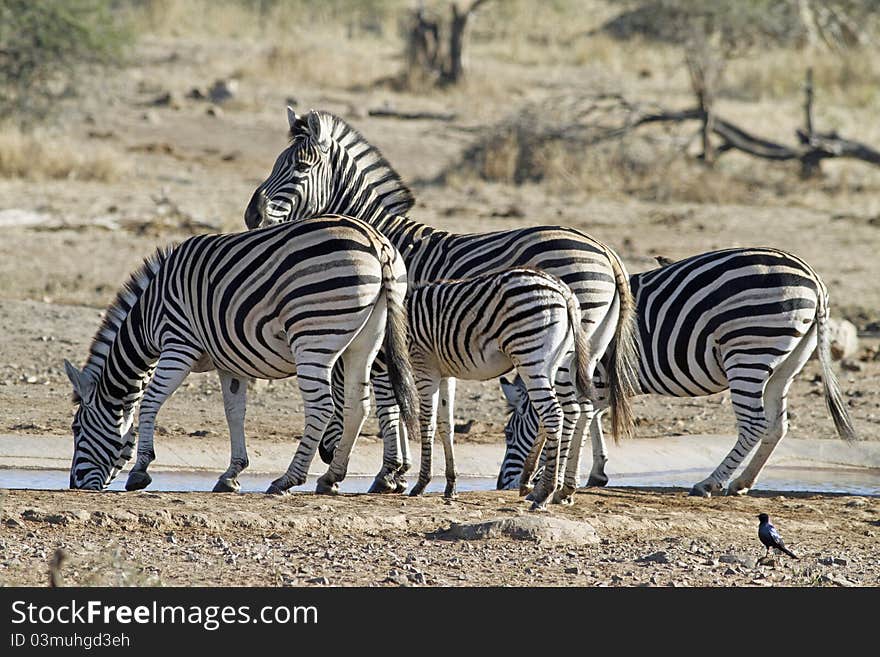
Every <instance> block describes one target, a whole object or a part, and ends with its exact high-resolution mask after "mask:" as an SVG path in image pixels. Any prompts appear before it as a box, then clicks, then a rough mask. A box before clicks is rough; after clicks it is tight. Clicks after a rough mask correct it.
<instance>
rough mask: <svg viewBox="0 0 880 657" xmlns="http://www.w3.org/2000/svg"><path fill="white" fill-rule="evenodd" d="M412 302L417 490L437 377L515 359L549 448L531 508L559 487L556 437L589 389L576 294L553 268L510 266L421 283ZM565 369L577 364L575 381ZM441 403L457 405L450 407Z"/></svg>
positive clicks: (450, 472) (427, 474) (448, 440)
mask: <svg viewBox="0 0 880 657" xmlns="http://www.w3.org/2000/svg"><path fill="white" fill-rule="evenodd" d="M406 309H407V319H408V320H409V326H410V343H409V344H410V359H411V362H412V366H413V373H414V377H415V381H416V387H417V388H418V391H419V400H420V406H419V420H420V427H421V437H422V454H421V468H420V471H419V479H418V483H417V484H416V485H415V486H414V488H413V491H412V494H419V493H420V492H421V491H423V490H424V488H425V486H427V484H428V483H429V481H430V479H431V460H432V450H433V439H434V434H435V430H436V417H437V411H438V397H439V387H440V381H441V379H443V378H447V377H454V378H456V379H469V380H479V381H485V380H488V379H492V378H496V377H498V376H499V375H501V374H504V373H505V372H509V371H510V370H511V369H516V371H517V373H518V375H519V376H520V377H521V380H522V381H523V382H524V385H525V388H526V391H527V395H528V397H529V399H530V400H531V403H532V405H533V407H534V408H536V409H537V412H538V416H539V417H540V427H541V429H543V431H542V432H541V436H542V438H543V439H546V441H547V448H546V452H547V454H549V455H550V456H548V459H549V462H550V464H551V465H550V467H546V468H545V470H544V476H545V479H544V481H543V482H542V483H541V484H539V485H538V487H536V489H535V490H533V491H531V492H532V497H533V499H535V507H534V508H540V507H542V506H543V501H544V500H546V498H547V494H546V493H543V492H542V490H544V489H546V488H547V486H549V485H550V484H554V487H555V481H556V472H555V470H556V468H558V463H559V460H558V456H559V452H558V445H559V438H560V436H561V435H563V434H565V435H567V436H569V437H570V436H571V434H572V433H573V432H574V429H575V425H576V423H577V417H578V401H579V399H589V396H590V395H591V394H592V390H590V388H591V378H590V375H589V372H588V368H587V366H588V363H589V360H590V354H589V347H588V344H587V339H586V336H585V334H584V331H583V327H582V323H581V313H580V307H579V305H578V300H577V298H576V297H575V296H574V294H572V292H571V290H570V289H569V288H568V286H567V285H565V283H563V282H562V281H561V280H559V279H558V278H556V277H555V276H551V275H549V274H546V273H543V272H540V271H536V270H532V269H525V268H514V269H509V270H506V271H503V272H501V273H490V274H482V275H480V276H475V277H473V278H469V279H464V280H458V281H438V282H434V283H425V284H421V285H416V286H414V287H412V288H411V290H410V292H409V296H408V298H407V302H406ZM563 365H564V366H565V369H564V370H563V369H562V366H563ZM568 372H573V373H574V376H573V379H574V381H572V380H571V377H568V376H567V373H568ZM563 373H564V374H565V375H563V376H557V375H558V374H563ZM444 412H446V413H449V414H451V413H452V409H451V408H446V409H444ZM451 424H452V423H451V421H447V422H446V426H445V429H446V430H445V432H444V434H443V436H442V438H443V446H444V451H445V454H446V491H445V495H446V496H447V497H452V496H453V495H454V494H455V479H456V475H455V462H454V453H453V444H452V434H453V432H452V426H451ZM563 424H564V426H563ZM542 445H543V440H542ZM539 454H540V450H536V451H535V457H536V458H535V460H533V461H532V462H531V463H530V465H527V466H526V467H527V468H529V467H530V468H531V469H532V470H534V468H535V466H536V465H537V463H536V459H537V456H538V455H539ZM549 490H550V491H551V492H552V491H553V487H551V488H550V489H549ZM572 493H573V490H571V491H566V490H565V489H563V490H561V491H560V496H561V497H566V498H568V497H570V496H571V494H572Z"/></svg>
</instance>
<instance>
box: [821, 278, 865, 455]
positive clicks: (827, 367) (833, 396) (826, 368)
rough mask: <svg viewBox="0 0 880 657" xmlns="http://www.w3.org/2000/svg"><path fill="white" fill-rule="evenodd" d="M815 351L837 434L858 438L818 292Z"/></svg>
mask: <svg viewBox="0 0 880 657" xmlns="http://www.w3.org/2000/svg"><path fill="white" fill-rule="evenodd" d="M816 351H817V352H818V354H819V363H820V364H821V365H822V387H823V388H824V390H825V404H826V406H828V411H829V412H830V413H831V419H832V420H833V421H834V428H835V429H837V435H838V436H840V437H841V438H843V439H844V440H848V441H849V440H858V439H859V438H858V435H857V434H856V430H855V427H854V426H853V423H852V418H851V417H850V415H849V412H848V411H847V410H846V403H845V402H844V400H843V394H842V393H841V391H840V383H838V381H837V376H835V374H834V369H833V367H832V361H831V339H830V337H829V335H828V299H827V297H825V296H824V295H823V294H822V291H821V288H820V292H819V303H818V304H817V308H816Z"/></svg>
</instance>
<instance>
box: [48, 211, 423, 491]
mask: <svg viewBox="0 0 880 657" xmlns="http://www.w3.org/2000/svg"><path fill="white" fill-rule="evenodd" d="M405 294H406V271H405V269H404V266H403V261H402V260H401V258H400V254H399V253H398V252H397V251H396V250H395V249H394V248H393V247H392V246H391V244H390V243H389V242H388V240H387V239H385V238H384V237H383V236H382V235H381V234H379V233H377V232H376V231H375V230H374V229H373V228H371V227H370V226H368V225H367V224H365V223H363V222H361V221H358V220H357V219H351V218H346V217H323V218H320V219H312V220H308V221H302V222H297V223H295V224H286V225H283V226H276V227H273V228H267V229H265V230H259V231H251V232H246V233H238V234H229V235H200V236H197V237H192V238H189V239H187V240H185V241H184V242H182V243H181V244H179V245H178V246H176V247H171V248H168V249H166V250H165V251H159V252H157V253H156V254H155V255H154V256H153V257H151V258H148V259H147V260H146V261H145V262H144V264H143V266H142V267H141V268H140V269H138V270H137V271H136V272H134V273H133V274H132V276H131V278H130V279H129V280H128V282H127V283H126V284H125V286H124V287H123V288H122V290H121V291H120V293H119V295H118V297H117V298H116V300H115V301H114V302H113V304H111V305H110V307H109V308H108V310H107V313H106V319H105V320H104V323H103V324H102V326H101V327H100V329H99V330H98V333H97V334H96V336H95V338H94V340H93V342H92V345H91V348H90V350H89V357H88V360H87V362H86V364H85V367H84V368H83V369H82V371H80V370H78V369H76V368H75V367H74V366H73V365H71V364H70V363H68V362H67V361H65V369H66V371H67V375H68V377H69V378H70V381H71V383H72V384H73V388H74V400H75V401H76V402H77V404H78V407H77V410H76V415H75V417H74V421H73V434H74V456H73V463H72V465H71V472H70V485H71V487H72V488H89V489H101V488H104V487H105V486H107V485H108V484H109V483H110V481H111V480H112V479H113V478H114V477H115V476H116V474H117V473H118V472H119V469H120V468H121V467H122V466H123V465H124V464H125V462H126V461H127V460H128V459H129V458H130V457H131V453H132V449H133V447H134V435H133V429H132V425H133V420H134V408H135V406H136V405H137V404H138V403H139V402H140V414H139V427H138V434H139V436H138V445H137V461H136V463H135V465H134V467H133V468H132V470H131V473H130V474H129V478H128V482H127V484H126V488H127V489H129V490H132V489H138V488H143V487H145V486H147V485H148V484H149V483H150V476H149V475H148V474H147V467H148V466H149V464H150V463H151V462H152V461H153V459H154V458H155V454H154V452H153V431H154V428H155V419H156V414H157V413H158V411H159V408H160V407H161V405H162V403H163V402H164V401H165V400H166V399H167V398H168V397H169V396H170V395H171V394H172V393H173V392H174V391H175V390H176V389H177V387H178V386H179V385H180V384H181V383H182V382H183V380H184V379H185V378H186V376H187V374H189V372H191V371H206V370H209V369H214V368H216V369H217V371H218V372H219V375H220V382H221V385H222V390H223V404H224V408H225V410H226V419H227V423H228V425H229V435H230V441H231V457H230V465H229V469H228V470H227V471H226V472H225V473H224V474H223V475H222V476H221V477H220V479H219V481H218V483H217V486H216V487H215V488H214V490H215V491H234V490H237V489H238V488H239V485H238V481H237V477H238V474H239V473H240V472H241V471H242V470H243V469H244V468H246V467H247V465H248V458H247V450H246V448H245V436H244V416H245V392H246V390H247V386H246V383H245V379H247V378H248V377H254V378H261V379H281V378H286V377H289V376H292V375H294V374H296V375H297V379H298V383H299V388H300V391H301V393H302V397H303V405H304V409H305V431H304V434H303V437H302V440H301V441H300V444H299V447H298V449H297V452H296V456H295V457H294V458H293V460H292V461H291V463H290V467H289V468H288V470H287V472H286V473H285V474H284V475H282V476H281V477H280V478H278V479H276V480H275V481H274V482H272V485H271V486H270V488H269V492H271V493H283V492H284V491H286V490H287V489H289V488H290V487H291V486H296V485H299V484H302V483H305V481H306V475H307V473H308V469H309V465H310V463H311V461H312V457H313V455H314V450H315V447H316V445H317V444H318V441H319V440H320V438H321V436H322V434H323V432H324V429H325V427H326V425H327V422H328V421H329V419H330V417H331V415H332V414H333V400H332V396H331V391H330V372H331V370H332V368H333V365H334V364H335V363H336V362H337V361H338V360H342V361H344V363H345V372H346V377H345V428H344V438H343V439H342V443H341V445H340V449H338V450H337V452H336V454H335V457H334V459H333V462H332V463H331V465H330V468H329V469H328V471H327V473H326V474H324V475H323V476H322V477H321V478H320V479H319V481H318V491H319V492H330V491H332V490H333V489H334V488H335V486H336V483H337V482H338V481H340V480H342V478H343V477H345V473H346V469H347V467H348V456H349V452H350V451H351V448H352V446H353V444H354V442H355V440H356V439H357V436H358V433H359V431H360V428H361V425H362V423H363V420H364V417H365V415H366V413H367V412H368V410H369V374H370V368H371V366H372V363H373V360H374V358H375V356H376V354H377V353H378V351H379V349H380V347H381V346H382V344H383V340H384V344H385V351H386V360H387V362H388V366H389V367H388V369H389V375H390V377H391V379H392V381H394V390H395V392H396V393H397V394H398V402H399V403H400V407H401V414H402V416H403V418H404V420H405V421H406V422H407V427H408V428H409V429H410V430H412V431H414V432H417V431H418V428H417V422H416V417H415V416H416V413H415V404H416V400H415V389H414V385H413V381H412V372H411V368H410V365H409V357H408V354H407V351H406V339H407V337H406V332H407V328H406V317H405V314H404V308H403V300H404V296H405Z"/></svg>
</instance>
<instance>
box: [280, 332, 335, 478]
mask: <svg viewBox="0 0 880 657" xmlns="http://www.w3.org/2000/svg"><path fill="white" fill-rule="evenodd" d="M293 351H294V354H296V362H297V370H296V373H297V384H298V385H299V390H300V394H301V395H302V399H303V411H304V415H305V430H304V431H303V436H302V439H301V440H300V442H299V447H298V448H297V450H296V454H295V455H294V457H293V460H291V462H290V465H289V466H288V467H287V471H286V472H285V473H284V474H283V475H281V476H280V477H279V478H278V479H276V480H275V481H273V482H272V483H271V484H270V485H269V488H268V489H267V490H266V492H267V493H269V494H271V495H283V494H285V493H286V492H287V490H288V489H290V488H292V487H293V486H300V485H302V484H304V483H306V479H307V478H308V473H309V466H310V465H311V463H312V458H314V455H315V449H316V448H317V445H318V442H319V441H320V440H321V436H323V435H324V431H325V429H326V428H327V424H328V423H329V422H330V418H331V417H332V416H333V396H332V394H331V392H330V366H331V363H327V362H326V361H327V355H326V353H323V351H322V352H318V353H315V352H312V351H309V350H307V349H303V350H301V351H298V350H293Z"/></svg>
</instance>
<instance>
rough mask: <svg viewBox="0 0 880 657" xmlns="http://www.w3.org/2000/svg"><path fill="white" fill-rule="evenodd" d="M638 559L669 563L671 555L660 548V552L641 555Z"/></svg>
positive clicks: (646, 561) (644, 561)
mask: <svg viewBox="0 0 880 657" xmlns="http://www.w3.org/2000/svg"><path fill="white" fill-rule="evenodd" d="M636 561H638V562H640V563H669V555H668V554H667V553H666V552H663V551H662V550H660V551H659V552H652V553H651V554H648V555H645V556H643V557H639V558H638V559H636Z"/></svg>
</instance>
